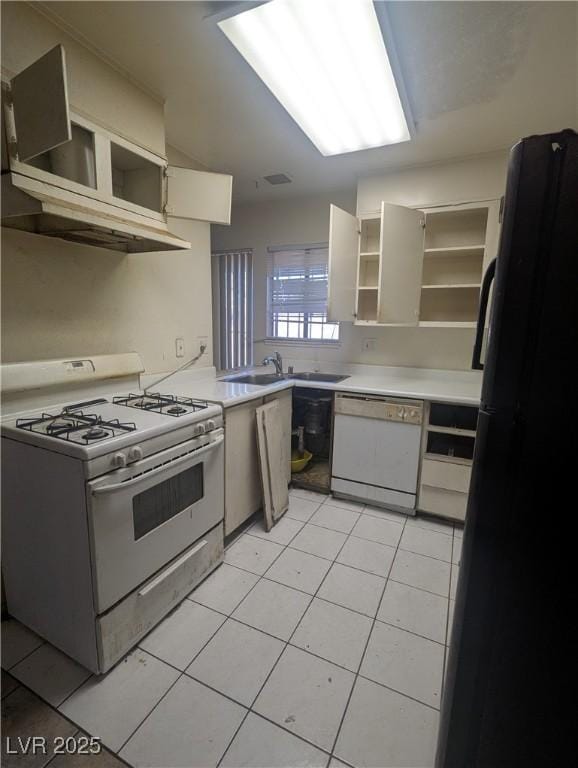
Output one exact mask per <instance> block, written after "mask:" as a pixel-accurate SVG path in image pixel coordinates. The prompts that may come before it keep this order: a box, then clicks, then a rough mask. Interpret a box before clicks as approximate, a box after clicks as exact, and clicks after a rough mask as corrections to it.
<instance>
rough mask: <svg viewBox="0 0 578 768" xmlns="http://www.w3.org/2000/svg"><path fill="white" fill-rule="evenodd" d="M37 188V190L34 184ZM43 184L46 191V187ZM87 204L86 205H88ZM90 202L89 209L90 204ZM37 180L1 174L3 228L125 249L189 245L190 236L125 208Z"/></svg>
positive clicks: (110, 248)
mask: <svg viewBox="0 0 578 768" xmlns="http://www.w3.org/2000/svg"><path fill="white" fill-rule="evenodd" d="M35 187H36V188H35ZM41 187H43V189H42V188H41ZM83 203H84V205H83ZM89 206H90V207H89ZM98 208H99V209H97V208H96V207H95V205H94V203H93V201H92V200H88V199H86V198H85V199H84V200H83V198H82V196H81V195H74V194H72V193H70V192H67V193H65V192H64V190H60V189H59V188H58V187H53V188H48V189H47V185H41V184H35V183H34V181H33V180H32V179H29V178H27V177H25V176H21V175H20V174H17V173H5V174H3V175H2V226H4V227H9V228H13V229H19V230H22V231H25V232H34V233H36V234H39V235H45V236H47V237H56V238H60V239H61V240H68V241H71V242H74V243H83V244H84V245H93V246H97V247H98V248H107V249H109V250H112V251H120V252H122V253H146V252H150V251H170V250H183V249H186V248H190V247H191V245H190V243H188V242H187V241H186V240H183V239H181V238H180V237H177V236H176V235H173V234H171V233H170V232H168V230H166V229H164V228H162V225H159V227H158V228H157V227H155V226H152V225H151V223H149V222H146V223H142V224H141V223H138V222H135V220H134V219H135V217H134V216H133V217H131V219H132V220H131V221H128V220H126V219H124V218H123V211H122V209H120V208H115V207H114V206H111V205H105V204H101V205H100V206H98Z"/></svg>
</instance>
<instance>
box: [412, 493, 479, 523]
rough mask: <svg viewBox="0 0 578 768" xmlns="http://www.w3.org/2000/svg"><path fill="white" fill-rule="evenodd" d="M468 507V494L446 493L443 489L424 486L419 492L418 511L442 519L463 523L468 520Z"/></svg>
mask: <svg viewBox="0 0 578 768" xmlns="http://www.w3.org/2000/svg"><path fill="white" fill-rule="evenodd" d="M467 506H468V494H467V493H457V492H456V491H446V490H445V489H443V488H432V487H431V486H429V485H422V487H421V489H420V492H419V503H418V509H420V510H422V511H423V512H431V513H432V514H434V515H439V516H440V517H449V518H451V519H452V520H462V521H463V520H465V519H466V509H467Z"/></svg>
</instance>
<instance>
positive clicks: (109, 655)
mask: <svg viewBox="0 0 578 768" xmlns="http://www.w3.org/2000/svg"><path fill="white" fill-rule="evenodd" d="M222 559H223V526H222V524H219V525H217V526H216V527H215V528H213V529H212V530H211V531H209V533H207V534H206V535H205V536H203V537H202V538H201V539H200V540H199V541H197V542H196V543H195V544H194V545H193V546H192V547H190V548H189V549H188V550H187V551H186V552H184V553H183V554H182V555H179V557H177V558H175V560H173V562H172V563H170V564H169V565H168V566H167V567H166V568H164V569H163V570H161V571H160V572H159V573H158V574H156V575H155V576H154V577H153V578H152V579H149V581H148V582H145V583H144V584H143V585H142V586H140V587H138V588H137V589H135V590H134V592H131V593H130V594H129V595H127V597H125V598H124V600H122V601H121V602H120V603H118V605H115V606H114V608H112V609H111V610H110V611H109V612H108V613H106V614H104V615H103V616H100V617H98V618H97V620H96V633H97V643H98V652H99V671H100V672H101V673H102V672H106V671H107V670H108V669H110V667H112V665H113V664H115V663H116V662H117V661H118V660H119V659H121V658H122V657H123V656H124V655H125V654H126V653H127V652H128V651H129V650H130V649H131V648H132V647H133V646H134V645H135V644H136V643H137V642H138V641H139V640H140V638H141V637H143V635H145V634H146V633H147V632H149V631H150V630H151V629H152V628H153V627H154V626H155V625H156V624H157V623H158V622H159V621H160V620H161V619H162V618H163V616H165V615H166V614H167V613H169V611H171V610H172V609H173V608H174V607H175V606H176V605H178V603H180V602H181V601H182V600H183V599H184V598H185V597H186V596H187V595H188V594H189V593H190V592H191V590H193V589H194V588H195V587H196V586H197V584H199V583H200V581H201V580H202V579H203V578H204V577H205V576H207V575H208V574H209V573H210V572H211V571H212V570H213V569H214V568H215V567H216V566H217V565H218V564H219V563H220V562H221V561H222Z"/></svg>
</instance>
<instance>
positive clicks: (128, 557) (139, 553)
mask: <svg viewBox="0 0 578 768" xmlns="http://www.w3.org/2000/svg"><path fill="white" fill-rule="evenodd" d="M223 440H224V437H223V430H215V431H214V432H211V433H210V435H205V436H203V437H199V438H195V439H192V440H187V441H186V442H184V443H180V444H179V445H176V446H173V447H172V448H169V449H167V450H166V451H161V452H160V453H156V454H154V455H153V456H149V457H147V458H146V459H143V460H142V461H137V462H135V463H134V464H131V465H130V466H129V467H126V468H124V469H119V470H116V471H115V472H111V473H110V474H107V475H104V476H103V477H99V478H97V479H96V480H92V481H91V482H89V483H88V499H87V506H88V515H89V525H90V531H91V549H92V569H93V576H94V599H95V608H96V612H97V613H102V612H103V611H105V610H107V609H108V608H110V607H111V606H112V605H114V604H115V603H116V602H118V601H119V600H120V599H121V598H123V597H124V596H125V595H126V594H127V593H128V592H130V591H131V590H133V589H135V587H137V586H138V585H139V584H141V583H142V582H143V581H145V580H146V579H148V578H150V577H151V576H152V575H153V574H154V573H155V572H156V571H158V570H159V569H160V568H162V567H163V566H165V565H166V564H167V563H168V562H169V561H170V560H172V559H173V558H174V557H176V556H177V555H178V554H179V553H180V552H182V551H183V550H184V549H186V548H187V547H189V546H190V545H191V544H192V543H193V542H195V541H196V540H197V539H199V538H200V537H201V536H203V535H204V534H205V533H206V532H207V531H209V530H210V529H211V528H213V527H214V526H215V525H217V523H219V522H220V521H222V519H223V514H224V493H223V489H224V476H223Z"/></svg>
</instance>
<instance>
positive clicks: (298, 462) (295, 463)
mask: <svg viewBox="0 0 578 768" xmlns="http://www.w3.org/2000/svg"><path fill="white" fill-rule="evenodd" d="M312 458H313V454H312V453H309V451H304V452H303V457H302V458H299V451H293V452H292V453H291V472H301V470H303V469H305V467H306V466H307V465H308V464H309V462H310V461H311V459H312Z"/></svg>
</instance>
